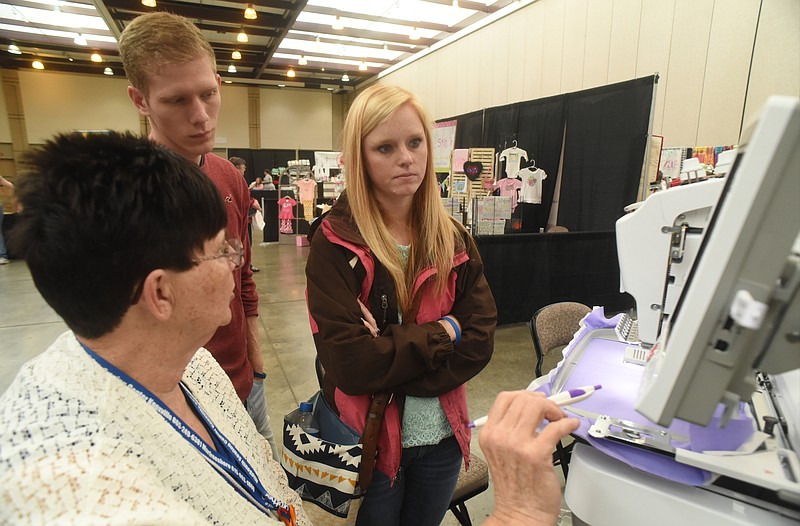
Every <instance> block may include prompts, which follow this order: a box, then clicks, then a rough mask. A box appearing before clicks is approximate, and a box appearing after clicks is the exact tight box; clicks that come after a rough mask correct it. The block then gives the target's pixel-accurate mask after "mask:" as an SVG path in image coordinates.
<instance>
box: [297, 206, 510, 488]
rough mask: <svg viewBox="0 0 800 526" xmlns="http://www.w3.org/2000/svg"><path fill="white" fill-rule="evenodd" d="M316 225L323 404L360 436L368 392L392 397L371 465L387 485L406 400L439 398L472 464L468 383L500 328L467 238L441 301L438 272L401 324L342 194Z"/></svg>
mask: <svg viewBox="0 0 800 526" xmlns="http://www.w3.org/2000/svg"><path fill="white" fill-rule="evenodd" d="M313 227H315V228H312V231H311V233H310V234H309V238H311V253H310V255H309V258H308V262H307V265H306V278H307V283H308V285H307V286H308V288H307V291H306V295H307V302H308V310H309V317H310V322H311V331H312V333H313V335H314V343H315V344H316V347H317V354H318V356H319V359H320V362H321V363H322V366H323V367H324V368H325V373H326V374H325V378H324V381H323V393H324V395H325V398H326V400H327V401H328V403H329V404H330V405H331V406H332V407H334V408H336V410H338V412H339V415H340V417H341V419H342V420H343V421H344V422H345V423H347V424H348V425H350V426H351V427H353V428H354V429H356V430H357V431H358V432H363V429H364V422H365V420H366V414H367V411H368V409H369V405H370V400H371V395H373V394H375V393H378V392H381V391H388V392H390V393H392V395H393V397H392V401H391V402H390V404H389V406H388V407H387V409H386V414H385V416H384V421H383V427H382V429H381V434H380V437H379V440H378V453H379V454H378V459H377V462H376V468H377V469H379V470H380V471H382V472H383V473H384V474H386V475H387V476H388V477H389V478H390V479H394V478H395V476H396V474H397V471H398V468H399V466H400V456H401V453H402V436H401V433H402V429H401V422H402V411H403V402H404V399H405V396H406V395H411V396H427V397H431V396H437V397H439V400H440V402H441V404H442V408H443V409H444V412H445V414H446V415H447V418H448V420H449V422H450V425H451V427H452V428H453V432H454V434H455V437H456V439H457V441H458V443H459V445H460V446H461V451H462V453H463V454H464V457H465V459H468V458H469V444H470V436H471V434H470V429H469V428H467V423H468V422H469V421H470V419H469V415H468V413H467V400H466V389H465V386H464V384H465V382H467V381H468V380H469V379H471V378H472V377H474V376H475V375H477V374H478V373H479V372H480V371H481V370H482V369H483V368H484V367H485V366H486V364H487V363H488V362H489V359H490V358H491V356H492V351H493V348H494V330H495V325H496V322H497V310H496V307H495V302H494V297H493V296H492V293H491V291H490V290H489V285H488V284H487V282H486V278H485V277H484V275H483V263H482V261H481V258H480V255H479V253H478V250H477V247H476V246H475V242H474V241H473V240H472V237H471V236H470V235H469V234H468V233H466V232H464V233H463V234H462V235H461V236H459V238H458V239H456V249H455V253H454V254H453V267H452V270H451V272H450V276H449V279H448V283H447V287H446V289H445V291H444V292H443V293H442V294H435V293H434V291H433V283H432V281H431V278H432V277H433V276H434V275H435V273H436V269H435V268H433V267H431V268H426V269H423V270H422V271H421V272H420V273H419V274H418V275H417V278H416V280H415V285H414V290H413V298H414V305H418V308H416V315H415V316H414V317H413V319H404V320H403V323H402V324H400V323H398V319H399V317H398V309H397V294H396V292H395V287H394V282H393V280H392V279H391V277H390V276H389V274H388V272H387V271H386V269H385V268H384V267H383V265H382V264H381V263H380V261H378V260H377V259H375V258H374V257H373V256H372V252H371V251H370V249H369V247H368V246H366V245H365V243H364V240H363V238H362V237H361V234H360V233H359V232H358V229H357V228H356V225H355V221H354V220H353V218H352V216H351V214H350V208H349V205H348V203H347V197H346V193H345V194H343V195H342V196H341V197H340V199H339V200H338V201H337V203H336V205H334V207H333V208H332V209H331V211H330V212H329V213H328V214H327V215H326V216H324V217H323V218H322V219H320V220H318V221H316V222H315V224H314V225H313ZM359 299H360V300H361V301H362V303H364V304H365V305H367V306H369V308H370V312H372V314H373V316H374V317H375V320H376V321H377V323H378V328H379V329H380V330H381V332H380V335H379V336H378V337H377V338H373V337H372V335H371V334H370V332H369V330H368V329H367V328H366V327H365V326H364V323H363V321H362V320H361V309H360V307H359V305H358V301H357V300H359ZM447 314H450V315H452V316H454V317H455V318H456V319H457V320H458V321H459V323H460V324H461V331H462V336H461V342H460V344H459V345H458V346H454V345H453V343H452V342H451V341H450V337H449V336H448V335H447V332H446V331H445V330H444V328H442V326H441V324H439V323H438V321H437V320H438V319H439V318H441V317H442V316H445V315H447Z"/></svg>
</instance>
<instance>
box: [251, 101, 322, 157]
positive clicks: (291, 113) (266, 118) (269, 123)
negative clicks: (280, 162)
mask: <svg viewBox="0 0 800 526" xmlns="http://www.w3.org/2000/svg"><path fill="white" fill-rule="evenodd" d="M333 99H334V95H332V94H331V93H330V92H328V91H327V90H326V91H322V90H320V91H319V92H314V91H310V90H293V89H277V90H276V89H269V90H268V89H264V90H261V147H262V148H277V149H287V150H294V149H298V150H325V151H329V150H331V149H332V147H333V145H332V141H333V130H332V125H333Z"/></svg>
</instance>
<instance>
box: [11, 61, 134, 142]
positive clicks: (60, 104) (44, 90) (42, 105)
mask: <svg viewBox="0 0 800 526" xmlns="http://www.w3.org/2000/svg"><path fill="white" fill-rule="evenodd" d="M19 82H20V88H21V92H22V105H23V108H24V112H25V123H26V131H27V134H28V142H29V143H30V144H41V143H43V142H44V141H46V140H47V139H49V138H51V137H52V136H53V135H55V134H56V133H63V132H70V131H72V130H116V131H130V132H133V133H137V134H138V133H139V113H138V112H137V111H136V108H134V107H133V104H132V103H131V101H130V99H129V98H128V94H127V89H128V81H127V79H125V78H111V77H109V78H102V79H101V78H99V77H96V76H89V75H65V74H61V73H49V72H47V71H24V70H20V72H19Z"/></svg>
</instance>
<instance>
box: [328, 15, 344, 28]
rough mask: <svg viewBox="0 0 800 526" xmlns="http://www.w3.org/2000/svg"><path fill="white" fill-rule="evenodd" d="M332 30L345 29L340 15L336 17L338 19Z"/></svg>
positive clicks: (332, 25)
mask: <svg viewBox="0 0 800 526" xmlns="http://www.w3.org/2000/svg"><path fill="white" fill-rule="evenodd" d="M331 28H332V29H335V30H337V31H339V30H341V29H344V23H342V18H341V17H340V16H339V15H336V19H335V20H334V21H333V24H331Z"/></svg>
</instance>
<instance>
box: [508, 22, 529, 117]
mask: <svg viewBox="0 0 800 526" xmlns="http://www.w3.org/2000/svg"><path fill="white" fill-rule="evenodd" d="M508 30H509V36H510V37H511V38H510V39H509V42H508V57H509V60H508V78H507V79H506V84H507V87H508V99H507V100H508V102H519V101H522V100H526V98H525V96H524V95H523V84H524V78H525V76H524V75H523V71H522V68H523V65H524V64H525V61H524V57H523V55H522V53H523V51H524V50H525V45H526V42H527V40H528V31H529V28H527V27H525V17H524V16H511V17H509V18H508Z"/></svg>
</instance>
